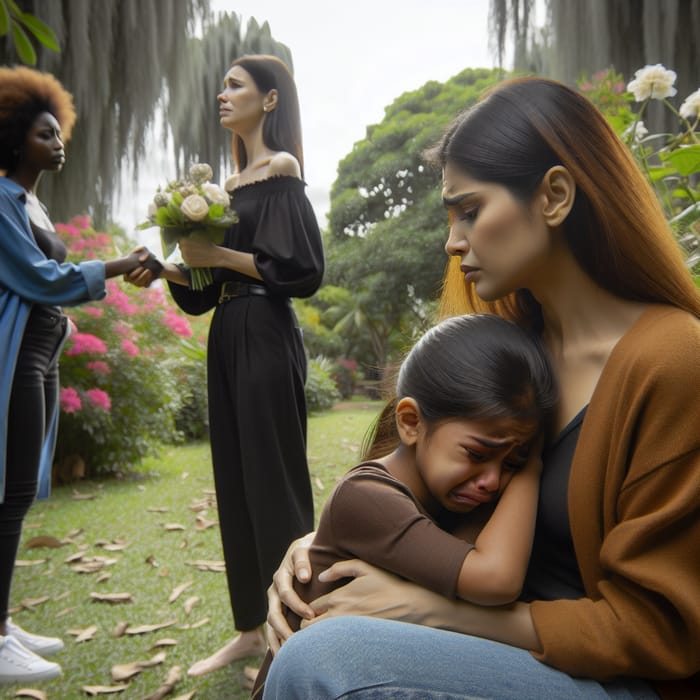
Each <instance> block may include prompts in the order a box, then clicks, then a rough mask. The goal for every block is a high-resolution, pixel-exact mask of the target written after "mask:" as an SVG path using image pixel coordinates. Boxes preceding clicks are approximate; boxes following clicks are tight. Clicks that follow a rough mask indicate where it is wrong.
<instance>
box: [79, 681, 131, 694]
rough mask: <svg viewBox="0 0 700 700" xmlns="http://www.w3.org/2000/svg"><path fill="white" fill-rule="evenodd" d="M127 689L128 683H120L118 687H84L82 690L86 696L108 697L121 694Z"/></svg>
mask: <svg viewBox="0 0 700 700" xmlns="http://www.w3.org/2000/svg"><path fill="white" fill-rule="evenodd" d="M128 687H129V684H128V683H120V684H119V685H84V686H83V688H82V690H83V692H84V693H87V694H88V695H110V694H111V693H121V692H122V691H124V690H126V689H127V688H128Z"/></svg>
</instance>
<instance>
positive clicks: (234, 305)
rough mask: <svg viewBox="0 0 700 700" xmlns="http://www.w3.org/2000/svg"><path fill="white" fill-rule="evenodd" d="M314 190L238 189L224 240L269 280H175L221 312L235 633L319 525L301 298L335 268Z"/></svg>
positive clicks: (222, 503) (220, 422) (192, 308)
mask: <svg viewBox="0 0 700 700" xmlns="http://www.w3.org/2000/svg"><path fill="white" fill-rule="evenodd" d="M304 190H305V183H304V182H303V181H302V180H299V179H298V178H295V177H290V176H276V177H273V178H269V179H267V180H261V181H258V182H253V183H250V184H247V185H243V186H241V187H239V188H237V189H236V190H234V191H233V193H232V195H231V206H232V207H233V209H234V210H235V211H236V213H237V214H238V217H239V221H238V223H236V224H234V225H233V226H232V227H231V228H230V229H229V230H228V231H227V234H226V239H225V242H224V245H225V246H226V247H228V248H232V249H235V250H238V251H242V252H248V253H252V254H253V256H254V260H255V265H256V267H257V269H258V271H259V272H260V274H261V276H262V278H263V279H262V282H261V281H260V280H258V279H253V278H250V277H247V276H245V275H242V274H239V273H236V272H234V271H232V270H227V269H223V268H217V269H215V270H213V277H214V284H212V285H210V286H209V287H207V288H205V289H203V290H201V291H195V290H192V289H190V288H188V287H184V286H181V285H177V284H172V283H169V286H170V290H171V292H172V295H173V298H174V299H175V301H176V303H177V304H178V305H179V306H180V308H181V309H183V311H185V312H186V313H190V314H202V313H205V312H206V311H208V310H209V309H211V308H213V307H216V311H215V312H214V316H213V318H212V322H211V326H210V329H209V341H208V352H207V373H208V377H207V385H208V396H209V421H210V435H211V447H212V461H213V466H214V480H215V485H216V496H217V503H218V509H219V522H220V528H221V538H222V543H223V549H224V558H225V561H226V572H227V578H228V585H229V592H230V596H231V605H232V608H233V614H234V620H235V626H236V628H237V629H239V630H241V631H245V630H250V629H254V628H255V627H258V626H259V625H261V624H262V623H263V622H264V621H265V617H266V615H267V596H266V591H267V588H268V586H269V585H270V583H271V582H272V574H273V573H274V571H275V569H276V568H277V566H278V565H279V563H280V561H281V559H282V556H283V555H284V553H285V551H286V549H287V547H288V545H289V543H290V542H291V541H292V540H293V539H294V538H296V537H298V536H300V535H302V534H305V533H307V532H309V531H311V530H312V529H313V525H314V517H313V499H312V492H311V483H310V479H309V470H308V464H307V460H306V402H305V398H304V382H305V380H306V368H307V365H306V355H305V352H304V346H303V343H302V337H301V330H300V329H299V327H298V324H297V321H296V318H295V315H294V311H293V309H292V306H291V303H290V297H308V296H310V295H312V294H313V293H314V292H315V291H316V290H317V289H318V287H319V286H320V284H321V280H322V277H323V271H324V254H323V244H322V240H321V233H320V231H319V227H318V223H317V221H316V217H315V215H314V212H313V209H312V207H311V203H310V202H309V200H308V198H307V197H306V194H305V191H304ZM228 281H239V282H244V283H249V284H255V285H264V287H265V290H266V292H267V294H266V295H265V296H261V295H248V296H239V297H235V298H231V299H229V300H227V301H223V302H221V303H219V298H220V295H221V287H222V284H223V283H224V282H228Z"/></svg>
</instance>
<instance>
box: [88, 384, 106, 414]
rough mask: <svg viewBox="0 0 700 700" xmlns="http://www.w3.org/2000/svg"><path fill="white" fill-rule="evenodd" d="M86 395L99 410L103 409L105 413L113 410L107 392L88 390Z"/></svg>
mask: <svg viewBox="0 0 700 700" xmlns="http://www.w3.org/2000/svg"><path fill="white" fill-rule="evenodd" d="M85 393H86V395H87V397H88V399H90V403H91V404H92V405H93V406H97V408H101V409H102V410H104V411H109V410H110V409H111V408H112V401H111V400H110V398H109V394H108V393H107V392H106V391H102V389H88V390H87V391H86V392H85Z"/></svg>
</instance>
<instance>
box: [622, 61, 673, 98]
mask: <svg viewBox="0 0 700 700" xmlns="http://www.w3.org/2000/svg"><path fill="white" fill-rule="evenodd" d="M675 82H676V74H675V72H674V71H672V70H666V68H664V66H662V65H661V64H660V63H657V64H656V65H654V66H644V68H640V69H639V70H638V71H637V72H636V73H635V74H634V80H633V81H631V82H630V84H629V85H628V86H627V89H628V90H629V91H630V92H632V93H634V99H635V100H636V101H637V102H644V100H648V99H649V98H651V99H653V100H663V99H664V98H665V97H673V96H674V95H675V94H676V88H674V87H673V83H675Z"/></svg>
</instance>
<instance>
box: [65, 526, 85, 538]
mask: <svg viewBox="0 0 700 700" xmlns="http://www.w3.org/2000/svg"><path fill="white" fill-rule="evenodd" d="M82 534H83V528H82V527H79V528H77V529H76V530H71V531H70V532H69V533H68V534H67V535H66V539H71V540H72V539H73V538H74V537H77V536H78V535H82Z"/></svg>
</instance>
